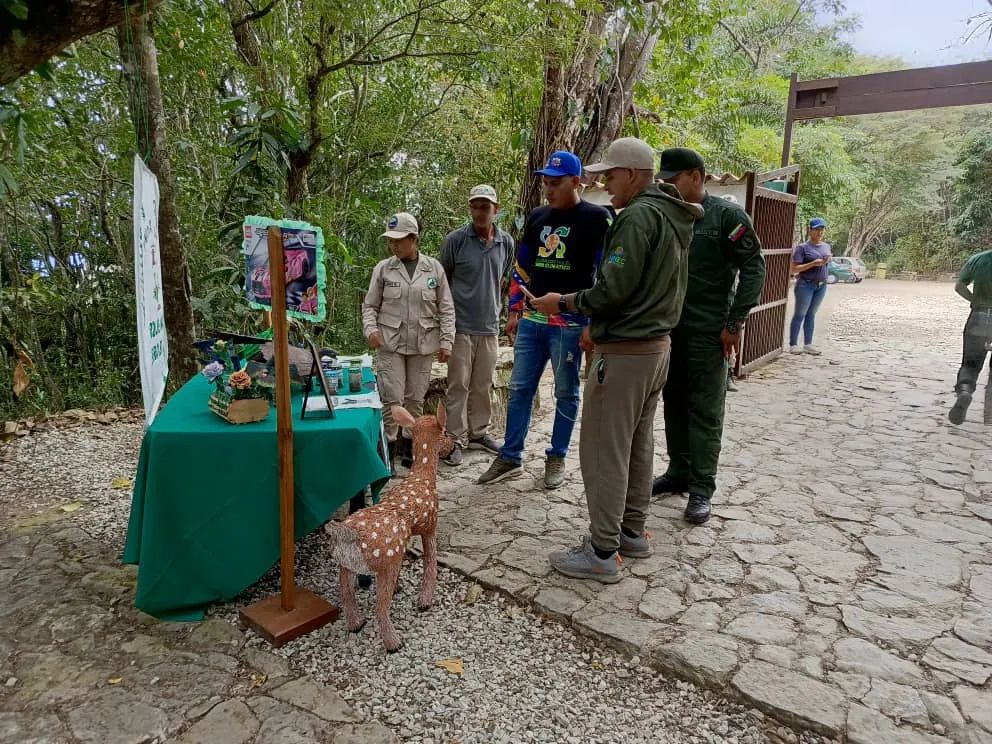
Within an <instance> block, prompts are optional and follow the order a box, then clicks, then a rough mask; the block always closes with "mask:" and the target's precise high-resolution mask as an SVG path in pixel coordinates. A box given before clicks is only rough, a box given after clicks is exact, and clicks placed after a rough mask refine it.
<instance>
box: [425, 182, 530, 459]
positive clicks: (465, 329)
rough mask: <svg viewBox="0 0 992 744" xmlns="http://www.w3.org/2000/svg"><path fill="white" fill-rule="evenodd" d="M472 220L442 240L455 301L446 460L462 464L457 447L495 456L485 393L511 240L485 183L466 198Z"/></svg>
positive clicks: (497, 445)
mask: <svg viewBox="0 0 992 744" xmlns="http://www.w3.org/2000/svg"><path fill="white" fill-rule="evenodd" d="M468 208H469V213H470V215H471V217H472V219H471V220H470V221H469V222H468V223H467V224H465V225H462V226H461V227H459V228H458V229H457V230H452V231H451V232H450V233H448V234H447V235H446V236H445V237H444V242H443V243H442V244H441V257H440V258H441V265H442V266H444V271H445V274H447V277H448V284H449V285H450V286H451V294H452V297H453V298H454V302H455V345H454V347H453V348H452V350H451V360H450V361H449V362H448V397H447V402H446V405H445V408H446V410H447V412H448V431H449V433H450V434H451V435H452V436H453V437H454V439H455V448H454V449H453V450H452V451H451V454H450V455H448V457H446V458H445V460H444V461H445V462H446V463H447V464H448V465H461V463H462V449H463V448H464V447H466V446H467V447H469V448H470V449H481V450H485V451H487V452H489V453H491V454H496V453H498V452H499V448H500V447H501V446H502V442H500V441H499V440H497V439H495V438H494V437H493V436H492V435H490V434H489V423H490V421H491V419H492V404H491V402H490V400H491V399H490V397H489V396H490V390H491V388H492V381H493V372H494V371H495V370H496V361H497V351H498V345H497V336H498V334H499V312H500V306H501V304H502V302H501V297H500V287H501V285H502V283H503V281H504V279H505V278H506V277H507V275H508V273H509V270H510V264H511V262H512V261H513V255H514V246H513V238H511V237H510V236H509V234H508V233H506V232H504V231H503V230H500V229H499V227H497V226H496V224H495V220H496V213H497V212H498V211H499V199H498V198H497V197H496V189H494V188H493V187H492V186H489V185H487V184H480V185H479V186H475V187H473V188H472V190H471V191H470V192H469V195H468Z"/></svg>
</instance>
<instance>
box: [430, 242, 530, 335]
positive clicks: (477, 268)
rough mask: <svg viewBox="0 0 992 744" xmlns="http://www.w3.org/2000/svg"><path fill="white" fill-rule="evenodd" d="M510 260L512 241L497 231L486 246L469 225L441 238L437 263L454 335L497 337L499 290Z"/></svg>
mask: <svg viewBox="0 0 992 744" xmlns="http://www.w3.org/2000/svg"><path fill="white" fill-rule="evenodd" d="M513 258H514V246H513V238H511V237H510V236H509V234H508V233H506V232H504V231H503V230H500V229H499V228H498V227H497V228H496V235H495V237H494V238H493V240H492V242H491V243H489V244H488V245H487V244H486V242H485V241H484V240H483V239H482V238H480V237H479V236H478V235H477V234H476V232H475V228H474V227H472V223H471V222H469V223H468V224H467V225H464V226H462V227H459V228H458V229H457V230H452V231H451V232H450V233H448V234H447V235H445V236H444V242H443V243H442V244H441V255H440V260H441V265H442V266H444V271H445V273H446V274H447V275H448V284H449V285H450V287H451V296H452V297H453V298H454V301H455V331H456V332H457V333H463V334H465V335H468V336H495V335H497V334H498V333H499V311H500V306H501V304H502V300H501V297H500V286H501V284H502V282H503V280H504V279H505V278H506V277H507V276H508V275H509V273H510V267H511V266H512V265H513Z"/></svg>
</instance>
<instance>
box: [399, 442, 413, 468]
mask: <svg viewBox="0 0 992 744" xmlns="http://www.w3.org/2000/svg"><path fill="white" fill-rule="evenodd" d="M399 441H400V443H401V444H400V465H402V466H403V467H405V468H412V467H413V440H412V439H410V438H409V437H401V438H400V440H399Z"/></svg>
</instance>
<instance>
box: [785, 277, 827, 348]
mask: <svg viewBox="0 0 992 744" xmlns="http://www.w3.org/2000/svg"><path fill="white" fill-rule="evenodd" d="M826 293H827V285H826V284H820V285H819V286H817V283H816V282H811V281H808V280H806V279H796V310H795V312H794V313H793V314H792V325H791V326H790V327H789V346H796V345H798V344H799V328H800V327H801V328H802V329H803V336H804V338H805V341H806V345H807V346H809V345H810V344H811V343H813V327H814V322H815V319H816V311H817V310H819V309H820V303H821V302H823V297H824V295H826Z"/></svg>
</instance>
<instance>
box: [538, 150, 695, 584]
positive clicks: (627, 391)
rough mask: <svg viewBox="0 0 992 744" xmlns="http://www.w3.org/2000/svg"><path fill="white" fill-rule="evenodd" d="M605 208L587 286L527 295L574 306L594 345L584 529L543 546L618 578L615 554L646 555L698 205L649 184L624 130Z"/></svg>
mask: <svg viewBox="0 0 992 744" xmlns="http://www.w3.org/2000/svg"><path fill="white" fill-rule="evenodd" d="M586 170H587V171H590V172H593V173H604V175H605V181H606V190H607V191H608V192H609V193H610V195H611V197H612V203H613V206H614V207H616V208H617V209H622V210H623V211H621V212H620V213H619V214H618V215H617V218H616V220H614V222H613V225H612V226H611V227H610V230H609V232H607V234H606V246H605V248H604V251H603V260H602V262H601V263H600V265H599V271H598V272H597V276H596V284H595V285H594V286H593V287H591V288H590V289H584V290H581V291H579V292H574V293H572V294H566V295H560V294H557V293H553V292H552V293H548V294H546V295H544V296H543V297H538V298H536V299H534V300H532V304H533V306H534V307H535V308H536V309H537V310H538V311H539V312H544V313H549V312H559V311H560V312H565V311H569V312H571V311H575V310H579V311H580V312H582V313H584V314H586V315H588V316H589V318H590V326H589V330H590V335H591V337H592V340H593V342H594V343H595V344H596V348H595V351H594V353H593V357H592V363H591V367H590V368H591V372H590V374H589V379H588V381H587V382H586V386H585V393H584V397H583V400H582V430H581V434H580V436H579V461H580V464H581V467H582V481H583V483H584V484H585V491H586V502H587V504H588V507H589V522H590V526H589V531H590V533H591V534H590V535H588V536H586V537H584V538H583V539H582V542H581V543H580V544H579V545H578V546H576V547H574V548H571V549H570V550H565V551H559V552H556V553H552V554H551V556H550V561H551V565H552V566H553V567H554V568H555V570H557V571H559V572H560V573H563V574H565V575H566V576H571V577H573V578H579V579H595V580H596V581H601V582H603V583H608V584H612V583H615V582H617V581H620V579H621V578H622V576H621V574H620V566H619V560H618V556H617V553H618V552H619V553H620V555H623V556H625V557H629V558H647V557H648V556H650V555H651V546H650V544H649V543H648V541H647V538H646V537H645V535H644V522H645V520H646V519H647V510H648V506H649V504H650V500H651V475H652V473H651V468H652V461H653V459H654V431H653V429H654V416H655V412H656V410H657V407H658V398H659V396H660V394H661V388H662V386H663V385H664V384H665V378H666V376H667V374H668V360H669V351H670V347H671V344H670V339H669V334H670V333H671V330H672V329H673V328H674V327H675V326H676V325H677V324H678V322H679V314H680V313H681V311H682V300H683V298H684V297H685V286H686V265H687V254H688V250H689V243H690V241H691V240H692V225H693V222H694V221H695V220H697V219H699V218H700V217H702V216H703V209H702V207H700V206H699V205H698V204H689V203H687V202H685V201H683V200H682V198H681V197H680V196H679V193H678V191H677V190H676V189H675V188H673V187H672V186H668V185H667V184H661V185H656V184H654V183H653V179H654V152H653V151H652V149H651V146H650V145H648V144H647V143H646V142H644V141H643V140H639V139H636V138H634V137H624V138H623V139H619V140H617V141H616V142H614V143H613V144H611V145H610V147H609V149H608V150H607V151H606V155H605V157H604V158H603V162H601V163H597V164H596V165H590V166H588V167H587V168H586Z"/></svg>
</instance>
